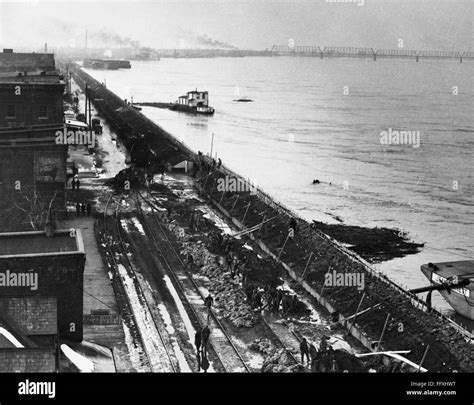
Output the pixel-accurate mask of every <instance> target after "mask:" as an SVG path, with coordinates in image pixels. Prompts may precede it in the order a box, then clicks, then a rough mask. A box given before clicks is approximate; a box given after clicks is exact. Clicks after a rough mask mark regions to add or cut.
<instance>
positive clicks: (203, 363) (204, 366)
mask: <svg viewBox="0 0 474 405" xmlns="http://www.w3.org/2000/svg"><path fill="white" fill-rule="evenodd" d="M201 367H202V369H203V370H204V372H205V373H207V369H208V368H209V360H208V359H207V356H206V355H204V354H203V355H202V361H201Z"/></svg>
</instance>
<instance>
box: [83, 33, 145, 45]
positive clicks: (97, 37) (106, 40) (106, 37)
mask: <svg viewBox="0 0 474 405" xmlns="http://www.w3.org/2000/svg"><path fill="white" fill-rule="evenodd" d="M90 36H91V39H93V40H94V41H98V42H101V43H102V45H106V46H110V47H119V48H125V47H132V48H134V49H137V48H139V47H140V42H139V41H135V40H133V39H132V38H130V37H122V36H120V35H118V34H117V33H115V32H112V31H108V30H106V29H105V28H102V29H101V30H100V31H95V32H92V33H91V34H90Z"/></svg>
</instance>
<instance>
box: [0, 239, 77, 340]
mask: <svg viewBox="0 0 474 405" xmlns="http://www.w3.org/2000/svg"><path fill="white" fill-rule="evenodd" d="M85 260H86V258H85V253H84V245H83V242H82V236H81V233H80V231H79V230H77V231H74V232H72V233H71V231H70V230H64V231H56V232H55V234H54V236H53V237H46V234H45V232H15V233H0V297H1V298H4V299H7V300H8V299H13V298H18V297H36V298H39V297H54V298H56V300H57V323H58V334H59V338H60V339H63V340H71V341H81V340H82V338H83V275H84V264H85ZM15 305H18V304H13V303H12V304H10V307H9V308H15ZM32 313H34V312H32ZM15 321H17V322H18V318H15ZM25 322H26V323H28V322H27V321H25Z"/></svg>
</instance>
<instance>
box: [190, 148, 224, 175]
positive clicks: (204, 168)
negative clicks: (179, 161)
mask: <svg viewBox="0 0 474 405" xmlns="http://www.w3.org/2000/svg"><path fill="white" fill-rule="evenodd" d="M221 166H222V160H221V159H220V158H219V159H217V160H216V159H214V158H213V159H212V160H211V162H208V161H207V160H206V159H205V158H204V155H203V153H202V152H201V151H198V158H197V162H196V165H195V166H194V170H193V177H195V176H196V174H197V173H198V172H199V173H201V174H205V175H209V174H210V173H212V172H214V171H216V170H219V169H220V167H221Z"/></svg>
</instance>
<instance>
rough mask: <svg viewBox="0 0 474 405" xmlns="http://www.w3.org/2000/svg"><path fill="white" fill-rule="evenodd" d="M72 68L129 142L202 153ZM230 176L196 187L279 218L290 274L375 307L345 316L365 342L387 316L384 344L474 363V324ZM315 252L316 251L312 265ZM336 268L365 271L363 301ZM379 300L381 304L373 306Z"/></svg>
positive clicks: (316, 291)
mask: <svg viewBox="0 0 474 405" xmlns="http://www.w3.org/2000/svg"><path fill="white" fill-rule="evenodd" d="M70 71H71V73H72V74H73V77H74V79H75V80H76V81H77V83H78V84H79V86H80V87H81V88H84V87H85V83H86V82H87V83H88V85H89V87H90V88H91V89H92V90H91V92H92V97H93V104H94V106H95V107H96V109H97V110H98V111H99V112H100V113H101V114H102V116H103V117H104V118H105V119H106V120H107V121H108V122H109V124H110V125H111V126H112V127H113V128H114V129H115V130H116V131H117V133H118V135H119V136H120V137H121V140H122V142H123V143H124V144H125V146H126V147H127V148H129V147H130V146H131V145H132V144H133V139H134V136H136V134H139V133H143V134H146V135H147V139H148V140H150V144H151V146H152V147H153V148H154V150H155V151H156V155H157V159H160V160H165V161H167V162H170V163H178V162H180V161H182V160H190V159H196V154H195V153H194V152H192V151H191V150H190V149H189V148H187V147H186V146H185V145H183V144H182V143H180V142H178V141H177V140H176V139H174V138H173V136H172V135H171V134H169V133H167V132H166V131H164V130H163V129H162V128H160V127H159V126H158V125H156V124H155V123H153V122H152V121H151V120H149V119H148V118H146V117H145V116H143V114H141V113H140V112H138V111H136V110H134V109H132V108H130V107H129V106H127V105H126V104H125V103H124V101H123V100H121V99H120V98H119V97H117V96H116V95H115V94H114V93H112V92H110V91H109V90H107V89H106V88H105V87H104V86H103V85H101V84H100V83H98V82H97V81H96V80H94V79H93V78H92V77H91V76H89V75H87V74H86V73H85V72H83V71H82V70H81V69H80V68H78V67H77V66H73V67H70ZM129 110H130V111H129ZM124 111H126V112H124ZM224 176H233V177H236V178H239V179H241V180H243V181H245V179H242V177H241V176H239V175H238V174H236V173H234V172H232V171H230V170H228V169H227V168H225V167H222V168H221V169H220V170H219V171H215V172H212V173H211V175H210V176H208V177H207V178H206V179H205V180H203V181H201V182H197V183H196V187H197V188H198V190H200V192H201V193H202V194H203V195H205V196H207V197H208V198H209V202H210V203H211V204H213V205H214V206H216V208H217V209H219V210H220V211H221V212H222V213H223V214H224V215H226V216H227V217H228V218H229V219H231V220H232V221H233V223H234V224H235V225H236V226H237V227H238V228H240V229H245V228H249V227H252V226H255V225H258V224H259V223H261V222H262V220H263V219H264V218H267V219H268V218H275V219H274V220H272V221H271V222H270V223H268V224H267V225H265V226H264V227H263V228H262V230H260V231H258V233H257V232H256V233H257V236H256V238H257V239H258V243H259V245H260V247H261V248H262V250H264V251H265V252H267V253H268V254H269V255H270V256H272V257H274V258H275V260H278V261H279V262H281V263H282V265H283V266H284V267H285V269H286V270H287V272H288V274H289V275H290V277H292V278H293V279H295V280H297V281H300V282H301V285H302V286H303V287H304V288H305V289H306V290H307V291H308V293H310V294H311V295H312V296H313V297H315V298H316V299H317V300H318V302H319V303H321V305H323V306H324V307H326V308H327V309H328V311H330V312H337V313H338V314H339V318H340V319H341V320H342V319H344V318H346V317H348V316H351V315H353V314H354V313H355V312H356V310H357V307H358V306H359V305H360V311H362V310H365V309H368V310H369V311H368V312H367V313H365V314H363V315H361V316H359V317H357V319H356V321H351V322H349V321H343V322H342V323H343V324H344V325H345V327H346V328H347V329H348V331H349V332H350V333H351V334H352V335H354V336H355V337H356V338H357V339H358V340H359V341H361V343H362V344H363V345H364V346H366V347H367V348H369V349H370V350H372V349H373V347H374V343H375V344H377V341H378V340H379V339H380V336H381V334H382V330H383V329H385V328H384V325H385V324H386V330H385V331H384V334H383V339H382V342H381V345H380V347H381V348H384V349H386V350H411V353H410V354H409V355H407V357H408V358H409V359H410V360H412V361H414V362H415V363H417V364H418V363H420V361H421V359H422V358H423V355H424V353H425V351H426V349H427V347H428V346H429V349H428V351H427V355H426V358H425V361H424V363H423V367H425V368H427V369H428V370H430V371H451V370H455V369H456V370H459V371H473V370H474V348H473V345H472V344H471V343H470V342H471V341H472V336H471V335H470V334H469V333H468V332H465V331H464V330H463V329H462V328H460V327H458V326H456V325H455V324H454V323H453V322H452V321H451V320H450V319H449V318H447V317H445V316H443V315H442V314H440V313H439V312H437V311H435V310H430V309H429V308H427V307H426V305H425V304H424V302H423V301H421V300H420V299H418V297H416V296H415V295H413V294H410V293H408V292H407V291H405V290H403V289H402V288H401V287H400V286H398V285H397V284H395V283H394V282H392V281H391V280H389V279H388V278H387V277H385V276H383V275H381V274H379V273H377V272H376V271H375V270H373V269H372V268H371V267H370V266H369V265H368V263H366V262H365V261H364V260H362V259H361V258H360V257H358V256H357V255H356V254H354V253H353V252H351V251H349V250H348V249H346V248H344V247H343V246H342V245H341V244H339V243H338V242H337V241H335V240H333V239H332V238H330V237H329V236H327V235H325V234H323V233H322V232H320V231H318V230H317V229H314V228H312V227H311V226H310V225H309V224H308V223H307V222H306V221H304V220H302V219H301V218H299V217H298V215H297V214H296V213H294V212H292V211H291V210H289V209H288V208H286V207H284V206H283V205H281V204H280V203H278V202H277V201H276V200H275V199H274V198H273V197H271V196H270V195H268V194H267V193H265V192H264V191H262V190H257V193H255V194H250V193H235V192H234V193H231V192H229V193H226V192H223V193H222V194H219V193H217V191H216V189H215V185H216V182H217V180H218V179H219V178H222V177H224ZM291 218H294V219H296V221H297V223H298V228H299V230H298V232H297V234H296V235H295V238H294V239H293V240H292V241H291V242H289V243H288V245H287V248H286V249H285V250H284V251H282V252H281V253H280V251H279V249H280V248H281V246H282V245H284V240H285V238H286V235H287V233H288V228H289V226H288V224H289V221H290V219H291ZM252 237H254V236H252ZM311 252H312V253H313V254H314V257H315V259H314V260H313V261H312V262H311V265H309V266H308V268H307V270H308V271H306V272H305V268H306V262H307V260H308V257H309V255H310V253H311ZM329 269H331V270H337V271H340V272H341V273H348V272H349V273H354V272H359V273H363V274H364V275H365V279H366V288H365V290H364V292H363V293H365V297H364V300H362V303H361V304H359V303H360V302H361V298H362V292H361V291H357V290H356V289H354V288H350V287H341V288H338V289H325V287H324V276H325V274H326V273H327V272H328V271H329ZM303 276H304V277H303ZM375 305H378V307H376V308H375V309H371V308H373V307H374V306H375Z"/></svg>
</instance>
